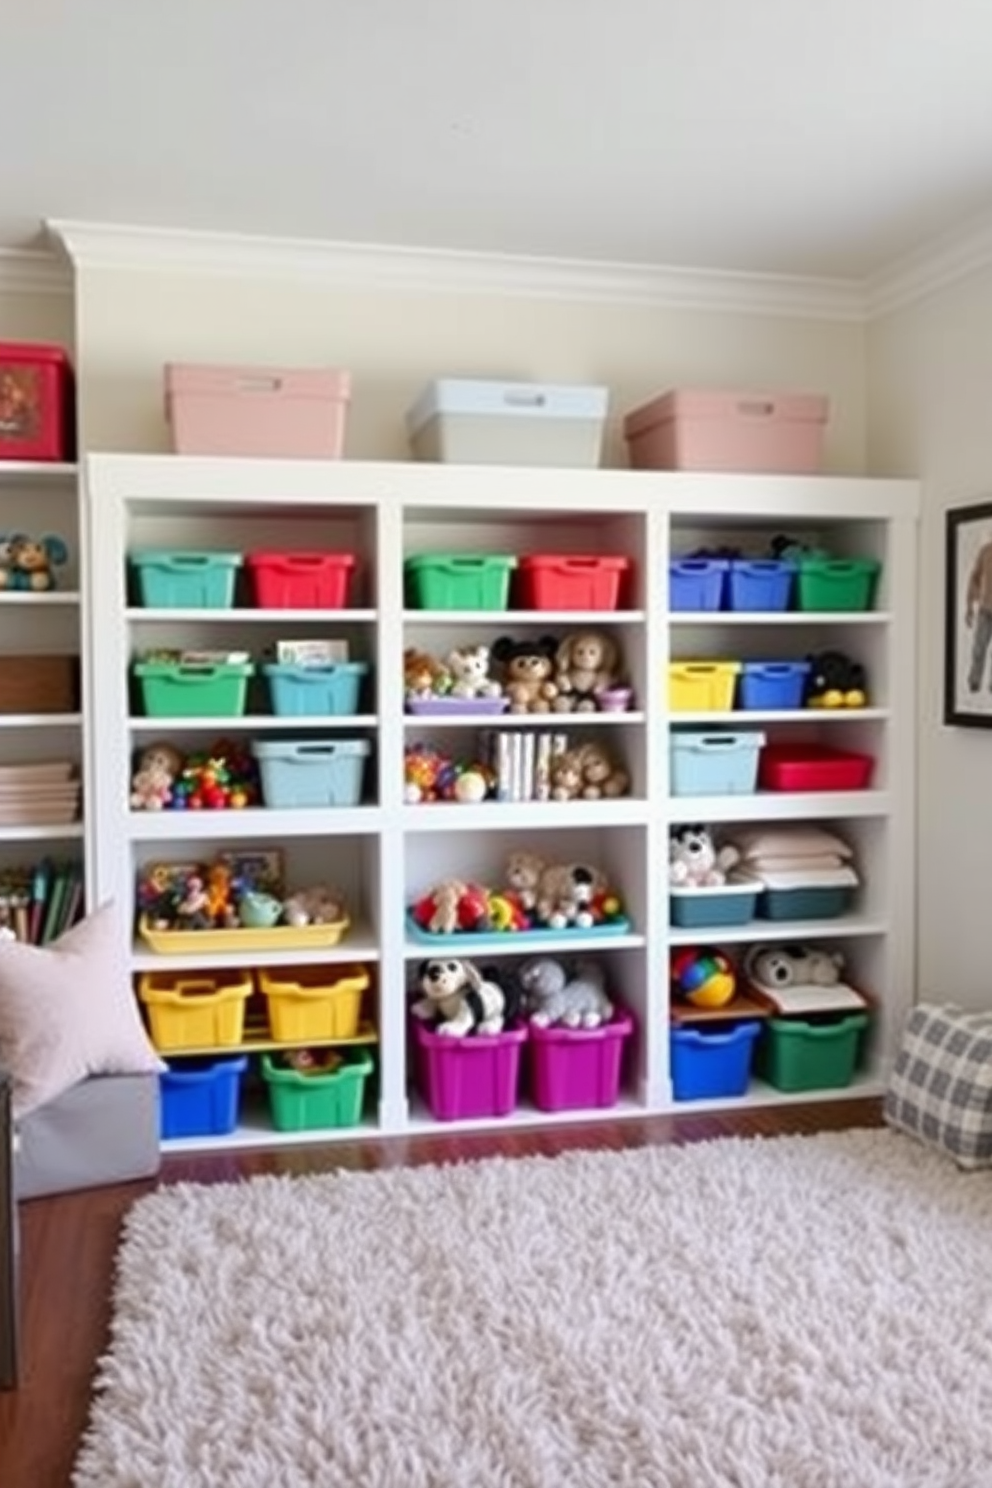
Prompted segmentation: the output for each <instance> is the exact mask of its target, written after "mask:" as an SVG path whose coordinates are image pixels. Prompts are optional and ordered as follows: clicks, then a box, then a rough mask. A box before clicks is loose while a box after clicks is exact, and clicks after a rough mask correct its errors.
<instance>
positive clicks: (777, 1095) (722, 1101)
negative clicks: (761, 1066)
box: [652, 1071, 885, 1116]
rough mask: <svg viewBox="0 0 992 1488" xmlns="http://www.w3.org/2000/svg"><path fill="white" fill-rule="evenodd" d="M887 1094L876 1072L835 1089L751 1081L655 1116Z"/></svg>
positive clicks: (671, 1106)
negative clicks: (784, 1087)
mask: <svg viewBox="0 0 992 1488" xmlns="http://www.w3.org/2000/svg"><path fill="white" fill-rule="evenodd" d="M884 1094H885V1081H884V1080H881V1079H880V1078H879V1076H878V1075H877V1074H876V1073H875V1072H874V1071H866V1072H864V1073H861V1074H857V1075H855V1077H854V1079H853V1080H852V1081H851V1084H850V1085H843V1086H841V1087H840V1088H839V1089H835V1090H829V1089H828V1090H776V1089H775V1087H774V1085H766V1084H765V1082H764V1081H763V1080H759V1079H757V1078H755V1079H752V1081H751V1084H750V1086H749V1087H748V1089H747V1090H746V1091H745V1093H744V1094H743V1095H721V1096H713V1097H712V1098H709V1097H707V1098H704V1099H701V1100H680V1101H677V1100H673V1101H672V1102H671V1103H670V1104H667V1105H665V1106H662V1107H659V1108H658V1109H657V1110H656V1111H653V1112H652V1114H653V1115H665V1116H695V1115H697V1114H698V1115H700V1116H704V1115H707V1114H709V1113H711V1112H712V1113H716V1112H718V1111H747V1110H749V1109H750V1110H754V1109H756V1108H761V1107H763V1106H809V1105H816V1106H819V1105H821V1104H825V1103H826V1102H828V1101H829V1102H830V1103H831V1104H833V1103H834V1102H835V1101H846V1100H872V1099H876V1098H877V1097H879V1096H883V1095H884Z"/></svg>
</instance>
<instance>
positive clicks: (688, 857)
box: [668, 826, 741, 889]
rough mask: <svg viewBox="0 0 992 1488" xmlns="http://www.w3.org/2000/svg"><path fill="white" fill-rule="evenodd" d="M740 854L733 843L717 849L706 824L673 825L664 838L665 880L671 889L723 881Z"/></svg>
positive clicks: (724, 881) (708, 884) (714, 884)
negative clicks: (665, 853)
mask: <svg viewBox="0 0 992 1488" xmlns="http://www.w3.org/2000/svg"><path fill="white" fill-rule="evenodd" d="M740 859H741V855H740V853H739V852H738V850H737V848H736V847H734V845H733V843H730V842H728V843H727V844H726V845H725V846H724V847H721V848H719V849H717V846H716V843H715V842H714V841H713V838H712V835H711V834H710V832H709V831H708V829H707V828H706V827H699V826H679V827H673V828H672V830H671V832H670V833H669V837H668V882H669V883H670V884H672V885H673V887H675V888H687V889H689V888H691V889H708V888H716V887H718V886H719V885H720V884H725V883H726V882H727V874H728V873H729V872H730V870H731V868H734V867H736V866H737V864H738V863H739V862H740Z"/></svg>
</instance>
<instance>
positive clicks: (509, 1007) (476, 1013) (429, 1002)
mask: <svg viewBox="0 0 992 1488" xmlns="http://www.w3.org/2000/svg"><path fill="white" fill-rule="evenodd" d="M496 977H497V973H495V972H494V971H492V970H491V969H490V968H489V967H486V968H485V970H484V971H482V970H480V969H479V967H477V966H476V964H475V962H474V961H461V960H456V959H455V958H451V959H450V960H443V959H441V958H437V959H435V960H431V961H422V962H421V963H420V966H419V968H418V971H417V980H418V982H419V985H420V990H421V992H422V993H423V996H422V997H420V998H418V1000H417V1001H416V1002H415V1003H414V1004H413V1009H412V1011H413V1014H414V1016H415V1017H417V1018H421V1019H422V1020H423V1021H424V1022H429V1023H433V1025H434V1030H433V1031H434V1032H435V1033H440V1034H444V1035H446V1036H447V1037H448V1038H464V1037H465V1036H466V1034H469V1033H483V1034H493V1033H502V1031H503V1029H504V1028H505V1027H506V1026H507V1024H509V1023H511V1022H513V1020H514V1018H515V1016H516V1014H517V1011H518V1008H517V1006H516V1001H517V999H516V998H515V997H514V995H513V992H512V984H511V982H510V980H509V979H507V981H506V982H504V981H503V980H502V979H500V980H497V979H496Z"/></svg>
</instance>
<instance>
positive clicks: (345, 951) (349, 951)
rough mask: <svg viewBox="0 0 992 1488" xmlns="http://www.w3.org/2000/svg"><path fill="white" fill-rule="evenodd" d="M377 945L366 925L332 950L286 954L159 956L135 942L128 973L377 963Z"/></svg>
mask: <svg viewBox="0 0 992 1488" xmlns="http://www.w3.org/2000/svg"><path fill="white" fill-rule="evenodd" d="M378 960H379V942H378V940H377V939H376V937H375V936H374V935H373V933H372V930H371V928H370V927H369V926H368V925H365V924H362V923H359V924H358V925H356V926H354V927H353V928H352V929H351V930H349V931H348V933H347V935H346V936H345V937H344V939H343V940H341V941H339V942H338V944H337V945H332V946H307V947H306V948H305V949H301V950H287V949H285V948H283V947H279V946H276V947H275V948H274V949H272V950H264V951H204V952H203V953H202V954H200V953H198V952H196V951H183V952H181V953H179V954H177V955H168V954H165V955H160V954H158V953H157V952H155V951H153V950H151V949H150V948H149V947H148V946H146V945H145V943H144V941H142V940H135V941H134V943H133V945H132V948H131V970H132V971H133V972H139V971H195V970H201V971H226V970H229V969H235V968H240V967H244V966H340V965H347V964H349V963H350V962H352V961H378Z"/></svg>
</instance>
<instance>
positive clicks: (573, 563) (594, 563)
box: [558, 558, 602, 569]
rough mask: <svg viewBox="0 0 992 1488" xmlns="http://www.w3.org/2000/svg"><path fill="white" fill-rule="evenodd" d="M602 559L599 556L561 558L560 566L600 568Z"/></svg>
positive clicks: (566, 567)
mask: <svg viewBox="0 0 992 1488" xmlns="http://www.w3.org/2000/svg"><path fill="white" fill-rule="evenodd" d="M601 561H602V560H601V559H599V558H559V560H558V567H559V568H565V569H568V568H571V569H587V568H598V567H599V565H600V563H601Z"/></svg>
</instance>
